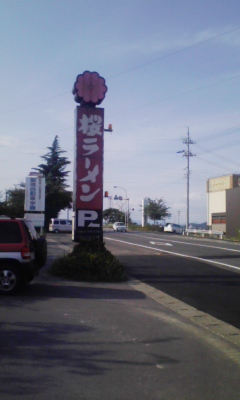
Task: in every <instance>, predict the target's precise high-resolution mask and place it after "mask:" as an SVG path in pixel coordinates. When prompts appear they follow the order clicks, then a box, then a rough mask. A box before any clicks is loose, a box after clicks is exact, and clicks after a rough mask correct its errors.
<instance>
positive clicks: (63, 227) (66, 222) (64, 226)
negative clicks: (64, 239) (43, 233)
mask: <svg viewBox="0 0 240 400" xmlns="http://www.w3.org/2000/svg"><path fill="white" fill-rule="evenodd" d="M49 232H53V233H60V232H72V221H71V220H70V219H59V218H51V219H50V223H49Z"/></svg>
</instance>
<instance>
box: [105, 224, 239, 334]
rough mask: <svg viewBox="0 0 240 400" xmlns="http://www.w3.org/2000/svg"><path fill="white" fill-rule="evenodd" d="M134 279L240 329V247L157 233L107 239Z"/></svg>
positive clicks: (110, 234)
mask: <svg viewBox="0 0 240 400" xmlns="http://www.w3.org/2000/svg"><path fill="white" fill-rule="evenodd" d="M104 237H105V242H106V245H107V247H108V248H109V250H111V251H112V253H113V254H115V255H117V257H118V258H119V259H120V260H121V261H122V262H123V264H124V265H125V266H126V268H127V271H128V273H129V275H131V276H133V277H135V278H137V279H139V280H141V281H142V282H145V283H147V284H148V285H150V286H152V287H154V288H156V289H159V290H161V291H163V292H165V293H167V294H169V295H170V296H173V297H174V298H177V299H179V300H181V301H183V302H184V303H187V304H189V305H191V306H193V307H195V308H196V309H198V310H201V311H203V312H206V313H207V314H210V315H212V316H214V317H215V318H218V319H220V320H222V321H224V322H226V323H228V324H231V325H233V326H235V327H237V328H238V329H240V304H239V288H240V244H239V243H234V242H223V241H220V240H210V239H197V238H192V237H187V236H180V235H171V234H164V233H163V234H153V233H133V232H132V233H131V232H128V233H121V232H119V233H115V232H114V233H113V232H112V231H109V232H106V233H105V236H104Z"/></svg>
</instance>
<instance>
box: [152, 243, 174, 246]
mask: <svg viewBox="0 0 240 400" xmlns="http://www.w3.org/2000/svg"><path fill="white" fill-rule="evenodd" d="M149 243H150V244H159V245H162V246H172V244H171V243H161V242H149Z"/></svg>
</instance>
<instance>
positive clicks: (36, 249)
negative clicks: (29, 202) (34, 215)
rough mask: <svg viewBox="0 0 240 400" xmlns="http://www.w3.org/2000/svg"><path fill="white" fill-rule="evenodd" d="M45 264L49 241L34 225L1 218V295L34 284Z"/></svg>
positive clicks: (18, 220) (28, 222) (20, 220)
mask: <svg viewBox="0 0 240 400" xmlns="http://www.w3.org/2000/svg"><path fill="white" fill-rule="evenodd" d="M46 260H47V242H46V239H45V238H43V237H38V234H37V232H36V229H35V228H34V226H33V224H32V222H31V221H28V220H24V219H13V218H7V217H0V293H2V294H12V293H15V292H16V291H17V290H18V289H20V288H21V287H22V286H23V285H24V284H26V283H29V282H31V281H32V280H33V278H34V277H35V275H36V274H37V272H38V270H39V269H40V268H42V267H43V266H44V265H45V263H46Z"/></svg>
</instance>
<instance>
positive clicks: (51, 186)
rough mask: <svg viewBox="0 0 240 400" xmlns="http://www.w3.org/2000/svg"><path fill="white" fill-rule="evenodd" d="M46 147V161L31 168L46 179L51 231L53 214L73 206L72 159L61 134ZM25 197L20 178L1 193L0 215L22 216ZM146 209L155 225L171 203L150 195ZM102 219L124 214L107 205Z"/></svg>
mask: <svg viewBox="0 0 240 400" xmlns="http://www.w3.org/2000/svg"><path fill="white" fill-rule="evenodd" d="M47 149H48V150H49V151H48V152H47V153H46V154H45V155H43V156H41V158H42V159H43V160H44V162H43V163H41V164H40V165H38V166H37V167H36V168H32V169H33V170H34V171H37V172H38V173H40V174H42V175H43V177H45V179H46V199H45V229H46V231H48V225H49V221H50V219H51V218H57V217H58V215H59V213H60V211H61V210H64V209H71V208H72V192H71V191H69V190H67V188H68V187H69V185H67V178H68V175H69V172H70V171H66V167H67V166H68V165H69V164H71V162H70V161H69V160H68V159H67V157H65V156H64V155H63V154H64V153H66V151H64V150H62V149H61V148H60V145H59V138H58V136H55V139H54V141H53V143H52V146H50V147H47ZM24 199H25V182H20V184H18V185H15V187H14V188H12V189H8V190H6V192H5V194H3V193H0V215H6V216H8V217H14V218H23V216H24ZM144 211H145V214H146V215H147V216H148V218H149V219H150V220H152V221H153V223H154V225H155V224H156V222H157V221H163V220H164V219H165V218H170V216H171V214H170V212H169V207H167V206H166V203H165V201H164V199H163V198H160V199H155V200H151V199H150V198H149V199H148V205H147V206H146V207H145V208H144ZM103 219H104V220H105V222H107V223H114V222H116V221H118V222H124V220H125V214H124V213H123V212H122V211H120V210H118V209H116V208H108V209H106V210H104V211H103ZM128 221H129V222H131V218H130V214H129V215H128Z"/></svg>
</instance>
